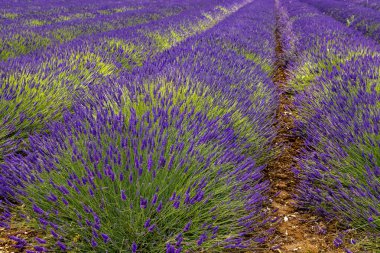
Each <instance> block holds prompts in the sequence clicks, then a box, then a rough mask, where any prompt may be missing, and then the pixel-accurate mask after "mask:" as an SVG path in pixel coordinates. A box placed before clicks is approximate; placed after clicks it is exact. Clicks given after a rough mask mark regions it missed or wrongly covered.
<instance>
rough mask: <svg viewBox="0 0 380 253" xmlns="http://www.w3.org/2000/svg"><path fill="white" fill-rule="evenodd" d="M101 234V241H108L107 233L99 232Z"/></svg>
mask: <svg viewBox="0 0 380 253" xmlns="http://www.w3.org/2000/svg"><path fill="white" fill-rule="evenodd" d="M101 236H102V238H103V241H104V242H105V243H107V242H109V241H110V240H111V239H110V237H109V236H108V235H107V234H103V233H102V234H101Z"/></svg>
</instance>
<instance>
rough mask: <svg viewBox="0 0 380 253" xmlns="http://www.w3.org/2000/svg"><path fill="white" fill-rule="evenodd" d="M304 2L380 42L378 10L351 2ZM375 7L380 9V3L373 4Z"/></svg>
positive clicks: (310, 0) (316, 0)
mask: <svg viewBox="0 0 380 253" xmlns="http://www.w3.org/2000/svg"><path fill="white" fill-rule="evenodd" d="M303 2H305V3H308V4H311V5H313V6H315V7H316V8H318V9H319V10H320V11H323V12H324V13H326V14H327V15H330V16H332V17H333V18H335V19H336V20H338V21H340V22H342V23H343V24H345V25H347V26H348V27H352V28H354V29H357V30H358V31H360V32H362V33H363V34H365V35H366V36H369V37H371V38H373V39H375V40H377V41H380V12H379V10H378V9H373V8H370V7H369V6H363V5H360V4H358V3H355V2H351V1H339V0H332V1H331V0H303ZM371 2H372V1H371ZM376 3H377V4H376ZM374 6H377V8H380V2H378V1H375V2H372V7H374Z"/></svg>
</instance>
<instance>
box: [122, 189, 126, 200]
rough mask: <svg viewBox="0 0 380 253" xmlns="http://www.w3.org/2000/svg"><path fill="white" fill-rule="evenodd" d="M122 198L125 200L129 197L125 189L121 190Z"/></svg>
mask: <svg viewBox="0 0 380 253" xmlns="http://www.w3.org/2000/svg"><path fill="white" fill-rule="evenodd" d="M121 199H122V200H124V201H125V200H126V199H127V195H125V191H124V190H121Z"/></svg>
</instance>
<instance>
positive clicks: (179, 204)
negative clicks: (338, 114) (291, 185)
mask: <svg viewBox="0 0 380 253" xmlns="http://www.w3.org/2000/svg"><path fill="white" fill-rule="evenodd" d="M230 6H232V7H228V8H230V9H228V8H226V7H222V6H220V7H218V8H217V9H219V10H220V12H218V13H216V14H213V13H210V12H209V13H204V17H205V18H203V19H198V18H197V19H195V20H194V19H193V22H191V19H190V21H186V22H182V23H181V22H179V25H174V26H173V24H174V23H173V22H168V23H167V24H165V25H163V26H162V23H159V22H158V23H156V24H159V25H160V29H157V28H154V27H152V28H150V27H148V26H147V27H146V28H144V27H142V28H140V29H139V30H137V31H133V29H130V30H128V33H129V35H137V37H134V38H131V39H129V38H127V36H128V35H124V34H125V30H120V31H115V32H108V33H104V34H101V35H99V36H94V37H89V38H86V40H79V41H75V43H79V44H78V45H76V44H75V43H74V42H73V43H72V44H69V45H67V47H66V46H65V45H64V46H62V47H60V49H61V48H64V49H65V50H66V51H63V52H64V53H63V57H61V56H60V57H57V58H55V61H53V62H52V61H49V59H50V58H51V56H52V55H53V56H55V54H54V53H57V51H55V50H54V49H52V50H51V51H49V52H47V53H46V54H44V53H42V55H41V56H40V57H39V58H38V59H36V60H37V63H38V65H37V66H38V67H36V68H35V69H34V68H33V65H32V62H31V61H30V57H29V56H25V57H21V58H20V59H17V60H15V61H13V62H8V63H7V64H5V65H3V66H4V73H5V71H6V70H7V69H12V67H13V66H15V65H17V64H22V65H23V66H28V68H30V69H31V70H29V71H32V70H33V69H34V71H35V75H36V76H37V77H35V78H41V77H42V78H48V77H49V76H47V75H46V74H45V76H44V74H43V73H44V72H41V68H42V69H45V70H46V69H51V70H53V69H56V67H58V69H60V67H61V65H63V66H66V67H63V68H62V69H61V70H60V71H59V72H58V73H57V75H58V80H60V79H64V78H66V79H69V80H70V78H72V80H71V81H72V85H71V87H72V86H75V85H79V84H80V85H79V87H80V89H78V88H76V87H75V88H74V89H72V88H67V89H66V90H65V93H69V94H72V93H73V92H74V91H75V93H76V95H77V98H76V99H71V98H69V99H66V101H71V102H69V103H66V104H65V107H67V108H69V109H68V110H67V109H63V110H59V108H56V109H55V110H53V111H54V112H56V113H58V114H61V115H62V117H63V121H61V120H58V121H54V122H52V123H49V124H48V125H47V126H46V127H42V126H41V127H39V129H40V131H39V133H38V132H35V131H33V132H35V133H34V134H33V135H31V136H30V137H29V138H28V141H26V142H23V143H25V144H24V145H25V146H26V147H25V148H24V150H23V151H22V152H20V151H18V152H16V153H13V152H8V153H11V154H8V155H7V156H6V157H5V162H4V164H3V165H1V175H2V182H6V183H7V184H6V185H5V187H3V188H2V189H1V190H2V193H3V194H2V195H1V196H2V198H3V203H5V202H6V203H7V206H4V205H3V208H5V209H6V210H10V209H16V210H19V212H20V217H21V218H23V219H25V220H26V221H28V224H30V225H29V226H30V227H31V228H40V229H42V230H43V231H45V233H46V234H45V236H44V238H36V241H34V242H29V241H25V240H24V239H23V238H19V237H12V239H13V240H15V242H16V247H19V248H28V249H30V250H29V251H30V252H32V251H37V252H41V251H45V250H47V249H50V250H53V251H58V250H62V251H66V250H74V251H79V252H105V251H110V252H118V251H123V252H124V251H126V252H128V251H132V252H164V251H165V250H166V252H182V251H184V252H190V251H191V252H193V251H202V250H209V251H210V250H211V251H221V250H223V249H228V248H237V249H246V248H248V249H254V248H255V247H258V246H259V244H260V243H263V242H264V241H265V240H266V237H267V235H268V234H269V233H271V231H266V230H265V227H266V223H267V222H268V221H269V220H268V217H267V214H266V213H265V212H264V210H263V208H262V205H263V203H264V202H265V201H266V199H265V197H264V193H265V192H266V191H267V188H268V184H267V183H266V182H265V181H264V180H263V175H262V170H263V168H264V167H265V165H266V162H267V160H268V156H269V155H270V153H271V152H270V143H271V141H272V139H273V136H274V135H275V132H276V131H275V129H274V123H275V122H274V121H275V114H274V113H275V111H276V108H277V94H276V89H275V86H274V84H273V83H272V82H271V78H270V75H271V72H272V66H273V62H274V48H275V46H274V38H273V29H274V21H275V18H274V13H273V11H274V3H273V2H272V1H254V2H252V3H248V2H240V3H239V2H235V3H234V4H232V5H230ZM233 12H235V13H234V14H232V15H231V16H230V17H228V15H230V14H231V13H233ZM190 16H191V15H190ZM223 19H224V20H223ZM222 20H223V21H222ZM177 24H178V23H177ZM157 27H158V26H157ZM141 29H142V30H143V32H141ZM162 29H163V30H162ZM208 29H209V30H208ZM206 30H208V31H206ZM148 31H149V32H148ZM200 32H203V33H200ZM180 42H181V43H180ZM140 45H143V47H140ZM173 46H174V47H173ZM88 48H89V49H88ZM70 50H74V51H70ZM81 50H84V51H85V53H81ZM72 52H76V53H75V54H74V55H73V53H72ZM35 55H38V54H37V53H36V54H34V56H35ZM83 57H85V58H86V57H87V59H85V60H83ZM99 62H100V63H101V64H100V66H99V65H97V64H99ZM94 63H95V64H94ZM131 63H134V64H131ZM131 65H132V66H131ZM73 66H75V68H73ZM78 66H79V67H78ZM89 67H90V72H86V71H88V69H89ZM91 69H92V70H93V69H95V71H92V70H91ZM67 71H68V73H67ZM76 71H79V72H76ZM45 73H46V72H45ZM19 75H20V74H15V75H14V77H11V76H8V77H7V78H6V79H4V80H12V79H11V78H15V77H17V76H19ZM21 75H22V73H21ZM57 75H55V76H54V75H53V76H54V78H57ZM93 75H95V77H94V76H93ZM67 77H69V78H67ZM30 80H31V81H33V78H29V79H28V78H24V79H23V82H18V83H19V84H18V85H19V86H17V89H15V88H11V89H10V90H9V89H8V88H9V86H10V85H5V86H2V87H6V88H5V90H7V93H6V94H8V96H7V97H3V98H4V101H6V102H7V103H12V102H9V101H13V100H16V102H15V105H14V108H15V109H19V108H20V106H21V104H22V103H23V102H22V101H28V102H24V103H25V104H24V105H25V106H27V105H29V106H32V105H34V106H35V105H36V104H38V103H40V101H45V103H47V102H50V99H49V100H47V99H45V100H44V99H43V96H45V95H46V94H44V93H45V92H50V90H51V89H52V88H53V87H52V86H55V85H57V86H59V85H60V83H57V82H56V83H53V85H52V84H51V83H50V84H49V85H47V86H46V87H45V88H43V89H40V87H41V85H40V84H35V85H33V87H29V86H28V85H25V83H28V81H30ZM43 80H45V79H43ZM83 80H87V81H86V85H82V83H83ZM63 86H65V87H70V85H67V84H64V85H63ZM3 89H4V88H3ZM15 90H16V91H17V92H19V93H12V92H15ZM20 90H21V91H20ZM31 90H32V92H33V94H35V96H31V97H29V98H32V100H31V101H30V100H28V97H26V98H25V99H24V100H20V97H22V96H20V95H22V94H24V92H25V91H27V92H31ZM53 92H57V90H54V89H53ZM61 94H62V92H59V93H58V95H61ZM83 98H85V99H83ZM61 99H62V97H61ZM64 100H65V98H64ZM55 101H58V100H55ZM19 104H20V105H19ZM53 105H54V103H51V104H50V106H53ZM60 105H62V104H60ZM4 108H5V109H4V112H5V111H8V109H9V105H8V107H4ZM7 108H8V109H7ZM24 108H25V107H24ZM12 109H13V108H12ZM34 109H36V108H34ZM16 111H17V110H16ZM37 112H38V115H36V116H35V117H34V118H33V120H30V121H29V122H32V123H33V122H35V120H37V119H39V118H38V117H40V116H39V115H40V114H44V113H46V111H44V110H37ZM49 113H51V112H49ZM22 117H23V119H21V118H22ZM25 117H26V116H25V114H23V113H20V114H19V115H17V116H16V117H15V115H9V116H8V117H7V118H6V119H5V122H8V121H9V120H11V121H12V120H16V121H18V120H20V121H21V122H24V120H25ZM14 118H16V119H14ZM41 118H46V117H45V115H43V117H42V116H41ZM51 118H53V119H60V118H61V117H51ZM27 119H32V118H28V117H27ZM49 121H51V120H49ZM13 125H14V124H9V126H13ZM16 126H17V125H16ZM10 128H11V127H9V129H10ZM29 129H30V130H34V129H35V126H34V125H33V124H32V125H31V124H29V123H28V124H27V126H26V127H25V129H23V130H29ZM6 130H8V128H6ZM16 133H17V134H19V132H18V131H16ZM5 136H6V137H9V135H5ZM17 147H18V149H20V145H17ZM3 185H4V184H3ZM10 196H12V197H11V198H10ZM4 200H7V201H5V202H4ZM15 202H16V203H22V204H23V206H22V207H20V206H18V205H17V204H14V203H15ZM9 206H12V208H9ZM25 214H28V215H25ZM10 219H11V214H10V212H8V211H6V212H4V214H3V215H2V216H1V220H2V223H1V224H2V225H3V226H7V223H8V221H9V220H10Z"/></svg>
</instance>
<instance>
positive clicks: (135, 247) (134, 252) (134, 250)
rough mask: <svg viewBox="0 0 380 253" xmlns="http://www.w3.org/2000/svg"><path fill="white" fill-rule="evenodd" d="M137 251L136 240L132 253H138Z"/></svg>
mask: <svg viewBox="0 0 380 253" xmlns="http://www.w3.org/2000/svg"><path fill="white" fill-rule="evenodd" d="M136 251H137V244H136V243H135V242H133V243H132V253H136Z"/></svg>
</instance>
